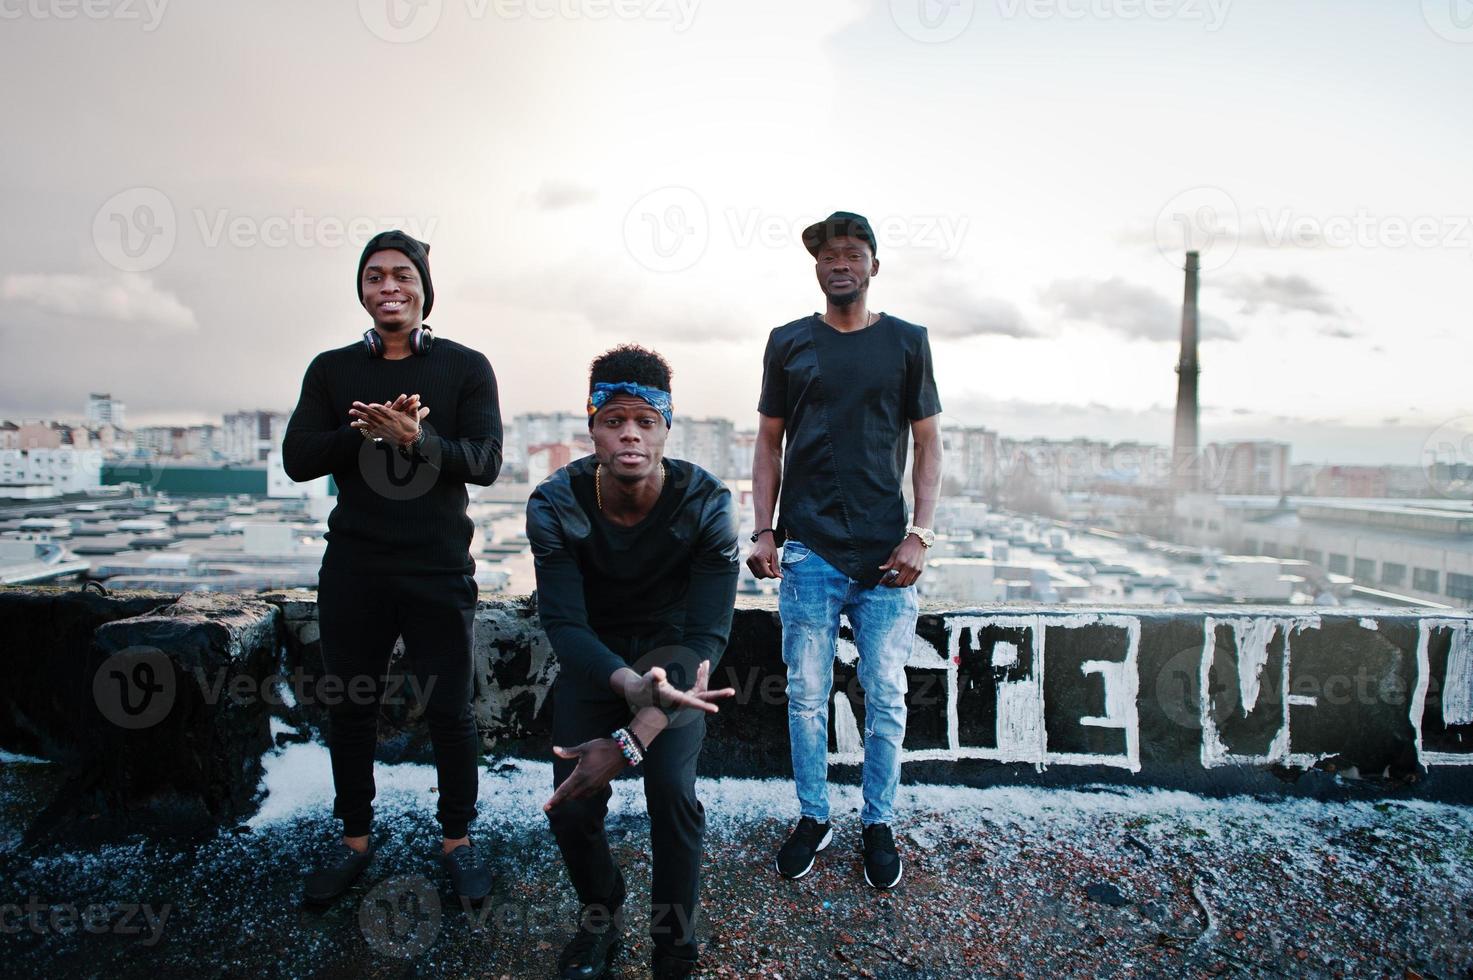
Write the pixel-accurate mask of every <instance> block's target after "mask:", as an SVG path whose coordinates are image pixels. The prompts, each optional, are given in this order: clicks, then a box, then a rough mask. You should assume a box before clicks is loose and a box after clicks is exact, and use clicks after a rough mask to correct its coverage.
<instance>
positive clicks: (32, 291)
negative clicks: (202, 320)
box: [0, 273, 199, 330]
mask: <svg viewBox="0 0 1473 980" xmlns="http://www.w3.org/2000/svg"><path fill="white" fill-rule="evenodd" d="M0 299H4V300H5V302H7V303H17V304H24V305H28V306H31V307H33V308H35V309H37V310H43V311H45V312H48V313H61V314H64V315H66V316H75V317H89V318H92V319H97V320H111V321H115V322H118V323H142V324H151V325H154V326H160V327H167V328H169V329H172V330H193V329H194V328H196V327H197V326H199V324H198V322H197V321H196V320H195V316H194V311H193V310H191V309H190V308H189V307H187V306H185V305H184V304H183V303H182V302H180V300H179V298H178V297H177V296H175V295H174V294H173V293H169V292H165V291H163V290H161V289H159V288H158V287H157V286H155V285H154V283H153V280H151V279H149V278H148V277H147V276H142V275H136V274H132V275H130V274H119V275H116V276H84V275H75V274H69V273H15V274H12V275H8V276H6V277H5V278H4V279H0Z"/></svg>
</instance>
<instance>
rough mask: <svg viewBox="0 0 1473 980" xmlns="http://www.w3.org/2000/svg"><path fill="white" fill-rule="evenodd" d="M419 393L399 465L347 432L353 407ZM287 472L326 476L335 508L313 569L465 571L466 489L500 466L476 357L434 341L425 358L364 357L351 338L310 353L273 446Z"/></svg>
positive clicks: (471, 564)
mask: <svg viewBox="0 0 1473 980" xmlns="http://www.w3.org/2000/svg"><path fill="white" fill-rule="evenodd" d="M416 392H417V393H418V394H419V396H420V404H421V405H422V406H424V407H427V408H429V409H430V414H429V415H428V416H427V417H426V418H425V419H424V422H423V423H422V424H423V427H424V431H425V438H424V442H423V443H422V444H421V445H420V447H419V450H418V452H417V454H416V455H415V457H414V458H413V459H405V458H404V457H403V456H401V455H400V453H399V452H398V450H397V447H395V446H391V445H390V444H389V443H388V442H387V441H385V442H382V443H374V442H373V441H372V440H369V439H365V438H364V437H363V436H362V435H361V434H360V433H359V431H358V430H357V429H355V428H353V427H352V426H351V425H349V423H350V422H352V421H353V418H352V416H350V415H349V414H348V409H350V408H351V407H352V406H353V402H355V401H361V402H392V401H393V400H394V399H395V398H397V397H398V396H399V395H401V394H405V395H412V394H415V393H416ZM282 461H283V463H284V464H285V468H286V475H287V476H289V477H291V478H292V479H293V480H296V481H298V482H301V481H305V480H314V479H317V478H318V477H321V476H326V475H328V474H331V475H332V477H333V479H334V480H335V481H336V483H337V488H338V500H337V506H335V507H334V508H333V510H332V513H331V514H330V515H329V516H328V519H327V526H328V533H327V535H326V539H327V551H326V553H325V554H324V555H323V559H322V564H323V566H324V567H327V568H341V569H349V570H352V571H358V572H364V573H368V574H411V575H412V574H425V575H429V574H462V575H472V574H474V573H475V568H476V565H475V560H474V559H473V558H472V557H471V553H470V543H471V535H472V533H473V532H474V530H475V528H474V525H473V524H472V522H471V519H470V517H469V516H468V515H467V513H466V505H467V503H468V502H469V498H468V496H467V494H466V489H465V485H466V484H467V483H474V484H477V485H478V486H483V487H484V486H490V485H491V484H492V483H493V482H494V481H495V480H496V476H497V474H498V473H500V471H501V409H500V406H499V404H498V401H497V393H496V375H495V373H494V372H493V371H492V370H491V363H490V361H488V360H487V359H486V356H485V355H484V354H481V353H480V352H479V351H475V350H472V349H471V348H469V347H466V346H464V345H462V344H457V343H455V342H454V341H452V340H446V339H445V338H443V337H437V338H436V339H435V343H434V346H433V347H431V349H430V352H429V353H428V354H426V355H423V356H411V357H405V358H401V359H399V360H386V359H384V358H373V357H369V356H368V353H367V351H366V350H365V348H364V346H363V344H362V343H354V344H350V345H348V346H346V347H340V348H338V349H337V350H330V351H324V352H323V353H321V354H318V355H317V357H315V358H314V359H313V360H312V363H311V364H310V365H309V366H308V367H307V374H306V377H305V378H303V380H302V394H301V398H300V399H299V400H298V402H297V407H296V410H295V411H293V412H292V417H291V421H290V422H288V423H287V428H286V438H285V441H284V443H283V445H282Z"/></svg>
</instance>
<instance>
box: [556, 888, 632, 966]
mask: <svg viewBox="0 0 1473 980" xmlns="http://www.w3.org/2000/svg"><path fill="white" fill-rule="evenodd" d="M623 904H624V875H623V874H622V873H620V875H619V879H618V882H617V883H616V886H615V888H614V894H613V896H612V897H611V898H610V899H609V901H608V903H607V904H606V905H585V906H583V907H582V908H581V909H580V910H579V912H578V931H577V932H575V933H574V934H573V938H572V939H571V940H569V941H568V944H567V945H566V946H564V947H563V951H562V952H561V953H559V954H558V958H557V968H558V976H559V977H561V978H562V980H596V978H598V977H602V976H603V975H604V974H605V973H607V972H608V970H609V966H610V965H612V963H613V962H614V955H615V953H617V952H618V949H619V940H620V939H621V938H622V937H623V915H622V913H621V911H620V909H621V907H622V906H623Z"/></svg>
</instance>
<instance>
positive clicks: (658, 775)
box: [548, 637, 706, 959]
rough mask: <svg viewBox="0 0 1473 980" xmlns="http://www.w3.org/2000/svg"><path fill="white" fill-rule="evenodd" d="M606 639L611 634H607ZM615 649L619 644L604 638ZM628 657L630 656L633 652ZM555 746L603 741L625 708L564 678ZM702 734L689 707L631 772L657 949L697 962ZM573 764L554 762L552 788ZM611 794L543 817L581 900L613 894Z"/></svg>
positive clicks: (620, 723) (598, 901) (556, 705)
mask: <svg viewBox="0 0 1473 980" xmlns="http://www.w3.org/2000/svg"><path fill="white" fill-rule="evenodd" d="M603 639H604V640H605V642H609V640H610V639H611V638H608V637H604V638H603ZM609 646H610V649H612V650H614V652H616V653H620V654H625V655H627V654H626V651H625V650H624V649H621V645H615V643H609ZM630 659H633V658H632V657H631V658H630ZM552 697H553V705H552V738H553V744H555V745H560V746H563V747H564V748H570V747H572V746H574V745H578V744H580V743H583V742H587V741H589V740H590V739H595V738H606V737H607V736H608V735H609V734H610V733H611V732H613V731H614V730H615V729H618V728H623V727H625V726H626V725H628V724H629V721H630V718H631V714H630V709H629V706H628V705H627V704H626V703H625V702H624V700H623V699H622V698H619V697H618V696H617V695H615V694H614V692H613V691H612V690H610V689H609V688H607V687H605V688H604V689H603V690H602V691H591V690H589V689H588V688H587V687H580V686H578V685H576V684H574V683H573V682H571V681H566V680H564V679H563V678H562V677H561V676H559V677H558V679H557V680H556V681H554V682H553V687H552ZM705 734H706V718H705V715H704V714H702V713H701V712H697V711H686V712H682V713H680V714H679V715H676V716H675V720H674V721H673V722H672V723H671V725H670V727H668V728H666V729H665V730H664V731H663V732H661V733H660V735H659V737H657V738H656V739H655V740H654V742H652V743H651V744H650V746H649V753H648V754H647V755H646V756H645V758H644V762H643V763H642V764H641V765H640V766H639V768H638V769H637V770H635V771H636V772H638V773H640V774H642V775H643V776H644V798H645V806H646V808H647V810H648V811H649V816H650V845H651V850H652V852H653V864H654V869H653V881H652V882H651V887H650V935H651V937H652V938H653V939H654V942H655V946H656V948H657V949H661V950H664V951H666V952H667V953H670V954H673V955H675V956H679V957H683V958H685V959H695V957H696V952H697V946H696V942H695V927H696V921H695V916H696V914H697V910H698V908H699V901H700V900H699V893H700V887H701V843H702V840H703V838H704V836H705V830H706V811H705V808H704V807H702V806H701V801H700V800H698V799H696V759H697V757H698V756H699V755H700V754H701V739H702V738H703V737H704V736H705ZM575 765H576V763H575V762H573V761H572V760H568V759H554V760H553V766H552V771H553V785H554V786H557V785H558V784H560V783H562V781H563V780H565V779H567V778H568V776H570V775H571V774H572V772H573V768H574V766H575ZM610 795H611V791H610V790H609V789H608V788H607V787H605V788H604V790H603V791H602V792H600V793H598V794H597V795H595V796H590V797H585V798H583V799H579V800H569V801H567V802H566V803H562V804H560V805H559V806H558V807H557V808H556V809H554V810H553V811H552V812H551V813H549V814H548V821H549V822H550V823H551V824H552V832H553V835H554V836H555V837H556V838H557V843H558V848H559V850H561V851H562V852H563V862H564V863H565V864H566V865H567V867H568V877H569V878H571V879H572V881H573V888H574V889H575V890H576V891H577V892H578V900H579V901H580V902H582V903H583V904H585V905H606V904H607V903H608V901H609V900H610V898H611V897H612V896H613V894H614V891H615V885H616V883H617V880H618V872H617V871H616V870H615V868H614V858H613V855H612V854H610V853H609V841H608V838H607V837H606V836H605V835H604V817H605V816H606V815H607V814H608V812H609V807H608V804H609V797H610Z"/></svg>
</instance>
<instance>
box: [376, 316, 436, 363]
mask: <svg viewBox="0 0 1473 980" xmlns="http://www.w3.org/2000/svg"><path fill="white" fill-rule="evenodd" d="M434 345H435V332H434V331H433V330H432V329H431V328H430V325H429V324H428V323H426V324H425V325H424V326H422V327H415V328H414V329H413V330H411V331H409V349H410V350H411V351H413V352H414V353H415V354H416V355H418V356H420V357H423V356H425V355H426V354H428V353H429V352H430V348H431V347H433V346H434ZM363 346H364V347H366V348H368V356H369V357H383V356H384V338H382V337H380V336H379V333H378V331H377V330H375V329H373V328H372V327H369V328H368V329H367V330H365V331H363Z"/></svg>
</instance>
